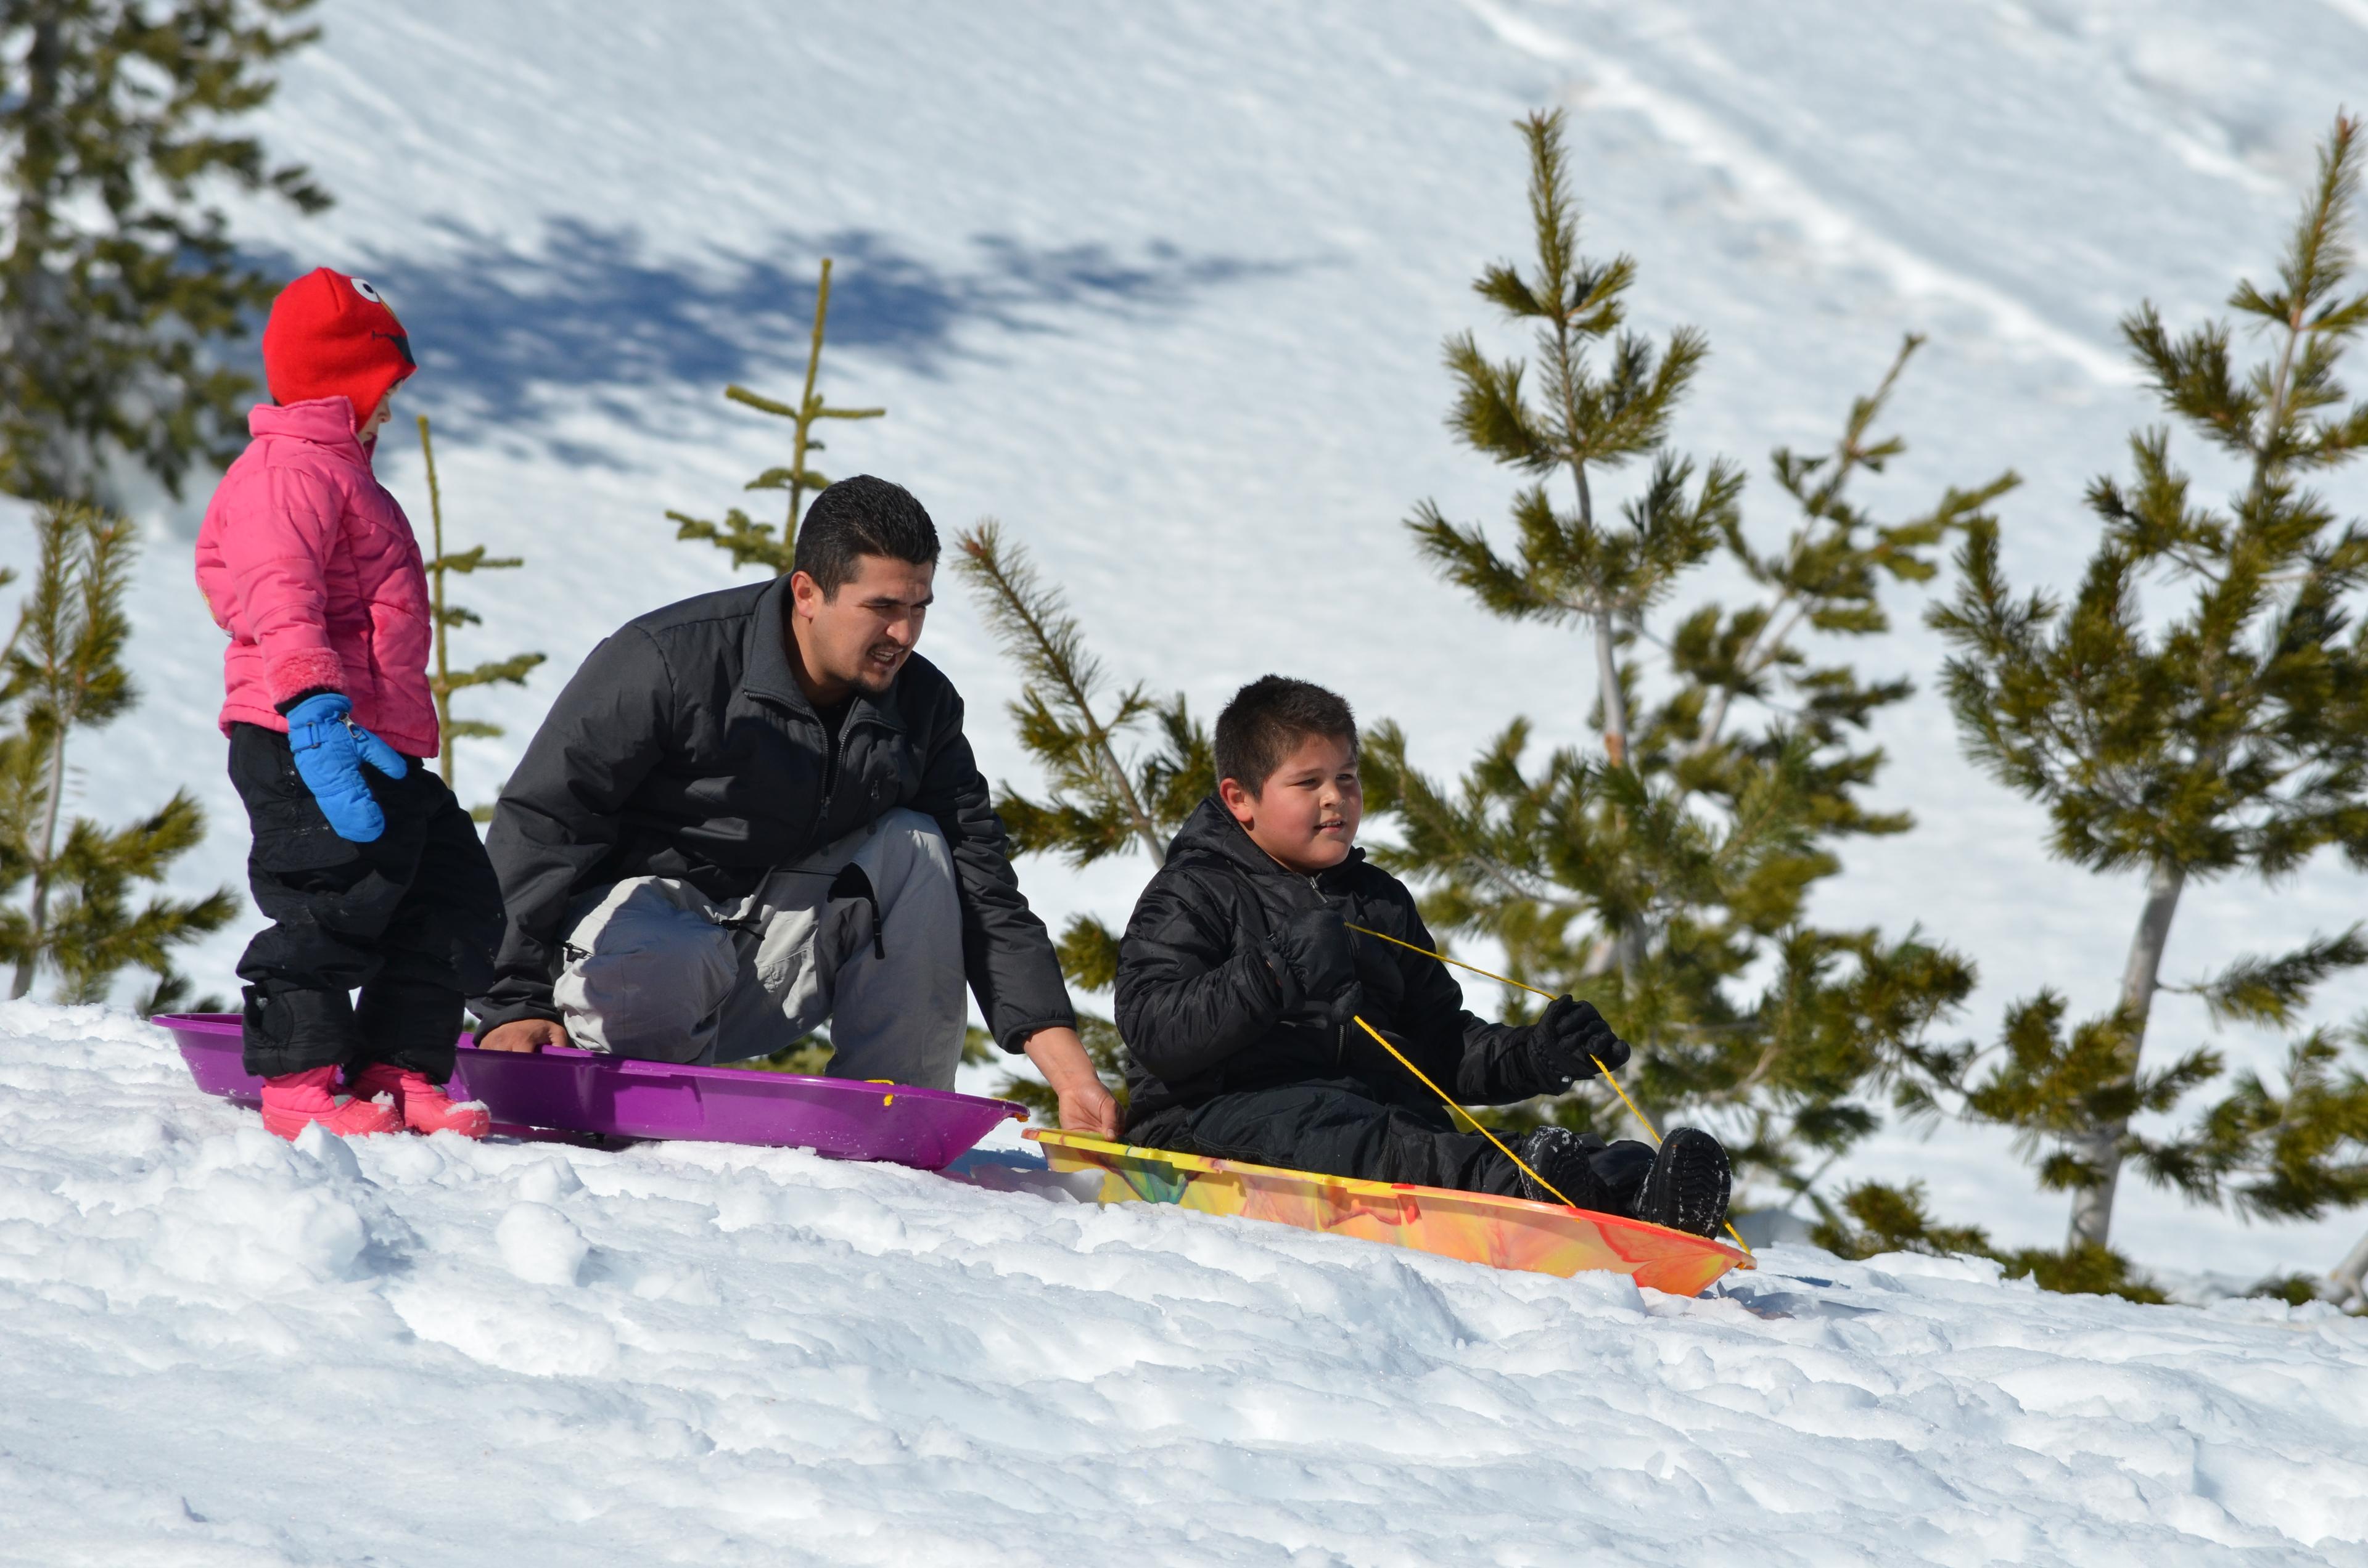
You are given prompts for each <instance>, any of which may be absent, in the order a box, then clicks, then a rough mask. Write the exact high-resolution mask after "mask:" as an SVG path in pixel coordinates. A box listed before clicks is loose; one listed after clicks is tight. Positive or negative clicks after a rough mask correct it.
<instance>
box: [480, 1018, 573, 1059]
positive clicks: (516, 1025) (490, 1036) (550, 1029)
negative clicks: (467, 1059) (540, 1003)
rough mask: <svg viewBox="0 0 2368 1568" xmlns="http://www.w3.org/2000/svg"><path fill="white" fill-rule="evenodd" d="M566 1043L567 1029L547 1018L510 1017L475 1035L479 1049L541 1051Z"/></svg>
mask: <svg viewBox="0 0 2368 1568" xmlns="http://www.w3.org/2000/svg"><path fill="white" fill-rule="evenodd" d="M566 1043H567V1031H566V1030H565V1029H564V1028H561V1027H560V1026H559V1025H557V1024H554V1023H552V1021H551V1020H550V1019H549V1018H512V1019H511V1020H510V1021H509V1022H508V1023H506V1024H504V1025H502V1026H501V1027H500V1028H493V1029H488V1030H486V1031H485V1032H484V1034H481V1035H479V1036H478V1037H477V1049H478V1050H480V1051H541V1049H542V1048H543V1047H544V1046H546V1045H565V1044H566Z"/></svg>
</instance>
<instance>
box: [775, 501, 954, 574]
mask: <svg viewBox="0 0 2368 1568" xmlns="http://www.w3.org/2000/svg"><path fill="white" fill-rule="evenodd" d="M861 555H884V556H887V557H888V558H889V559H891V560H894V561H908V562H912V563H913V564H914V565H916V566H926V565H929V564H931V563H932V562H935V561H936V560H937V559H938V526H937V524H935V523H933V522H931V521H929V514H928V512H927V511H925V510H923V509H922V506H921V503H920V502H919V501H917V500H916V499H915V498H914V495H913V493H912V492H911V491H909V490H907V489H905V487H904V486H903V485H901V484H892V483H889V482H888V481H887V480H884V479H874V478H873V477H872V476H871V475H870V474H868V473H859V474H857V475H856V476H855V477H854V478H852V479H842V480H840V481H839V482H838V483H837V484H833V485H829V486H826V487H825V489H824V491H823V493H822V494H819V495H817V496H815V497H814V505H813V506H809V507H807V508H806V515H805V519H804V521H803V522H801V523H800V524H799V525H798V552H797V562H796V570H798V571H800V572H803V573H804V574H806V575H807V576H809V577H812V578H813V579H814V586H816V587H818V588H820V589H821V590H822V597H825V598H826V599H827V598H835V597H837V594H838V590H839V588H840V586H841V585H844V584H848V583H851V582H853V581H854V580H855V573H856V565H855V561H856V557H858V556H861Z"/></svg>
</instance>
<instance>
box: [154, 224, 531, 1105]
mask: <svg viewBox="0 0 2368 1568" xmlns="http://www.w3.org/2000/svg"><path fill="white" fill-rule="evenodd" d="M263 366H264V373H265V377H266V379H267V381H268V382H269V384H270V388H271V395H272V398H273V399H274V401H275V403H276V406H269V405H266V406H259V407H257V408H256V409H255V410H254V411H253V412H252V413H251V414H249V415H247V428H248V430H249V431H250V433H252V435H253V436H254V437H255V439H254V441H253V443H252V444H250V445H249V446H248V447H247V449H246V450H245V452H244V453H242V454H241V455H240V457H239V459H238V460H237V461H236V462H234V463H233V464H231V467H230V472H228V473H226V474H224V475H223V476H222V485H221V487H220V488H219V489H217V490H216V491H215V492H214V496H213V501H212V503H211V505H210V506H207V508H206V520H205V525H204V527H203V528H201V529H200V530H199V534H198V585H199V588H201V589H203V590H204V592H205V596H206V603H207V604H208V605H209V606H210V607H211V608H212V610H213V615H214V619H215V621H216V623H218V624H219V625H220V626H221V627H222V630H223V631H226V632H228V633H229V634H230V648H229V650H228V652H227V653H225V654H224V655H223V659H222V676H223V686H224V688H225V697H224V700H223V703H222V733H224V734H226V735H228V736H229V737H230V774H231V781H232V782H233V784H235V785H236V786H237V788H238V792H239V796H240V798H241V799H242V800H244V801H245V803H246V810H247V817H248V821H249V822H250V824H252V826H253V828H254V832H255V847H254V849H253V851H252V852H251V853H250V854H249V856H248V858H247V878H248V882H249V885H250V886H251V887H252V888H253V889H254V892H255V902H256V907H257V908H258V909H260V910H261V911H262V912H263V913H264V914H265V915H268V916H269V917H270V919H271V921H272V924H271V925H270V926H267V927H266V928H265V929H264V930H263V931H261V932H259V933H258V934H257V935H256V938H255V940H254V941H253V942H251V943H249V944H248V945H247V949H246V954H245V957H244V958H242V959H241V960H239V966H238V972H239V978H240V979H242V980H243V981H245V983H246V985H245V998H246V1008H245V1026H246V1028H245V1035H246V1039H245V1046H246V1050H245V1056H246V1069H247V1071H248V1072H250V1073H254V1074H258V1075H260V1076H262V1078H263V1079H264V1087H263V1121H264V1125H265V1126H266V1127H268V1128H269V1129H270V1130H271V1131H274V1132H277V1133H279V1135H280V1136H281V1137H284V1138H293V1137H295V1136H296V1134H297V1133H298V1132H300V1131H302V1130H303V1129H304V1128H305V1127H306V1126H308V1125H311V1124H313V1123H318V1124H319V1125H321V1126H322V1127H324V1128H325V1129H327V1130H328V1131H331V1132H334V1133H337V1134H340V1135H347V1134H354V1133H365V1132H389V1131H400V1130H402V1129H403V1128H405V1127H408V1128H410V1129H411V1130H413V1131H421V1132H426V1131H438V1130H450V1131H457V1132H461V1133H463V1134H465V1135H467V1136H470V1137H482V1136H483V1135H484V1131H485V1128H486V1116H485V1112H484V1109H483V1108H481V1107H475V1106H456V1105H454V1104H453V1102H452V1100H451V1099H450V1096H447V1095H446V1094H445V1092H444V1089H443V1085H444V1083H445V1081H446V1080H447V1079H449V1078H450V1076H451V1075H452V1064H453V1043H454V1039H455V1037H456V1036H457V1035H458V1033H459V1032H460V1028H461V1010H462V997H463V995H464V994H466V993H467V992H468V991H469V990H470V989H471V988H472V987H473V986H476V985H479V984H480V983H482V981H483V980H484V977H485V976H486V975H487V974H488V973H489V970H488V968H487V965H488V961H489V959H488V955H489V953H490V950H491V949H492V946H493V944H494V942H495V940H496V939H497V938H498V937H499V936H500V930H501V917H502V909H501V889H500V884H499V883H498V882H497V881H495V877H494V872H493V868H492V866H491V864H490V863H488V862H487V860H486V858H485V851H484V846H483V845H482V844H481V843H480V842H479V841H478V838H477V828H476V824H474V823H472V821H470V820H469V814H468V812H465V811H463V810H461V806H460V804H459V803H458V802H457V801H454V800H453V798H452V792H451V791H450V790H448V789H446V788H445V786H444V783H443V781H442V780H441V779H439V778H437V776H436V773H435V770H434V769H432V768H430V767H427V765H426V759H427V758H428V757H430V756H435V755H436V752H437V749H438V735H437V724H436V704H435V700H434V698H433V696H432V694H431V693H430V691H429V689H428V685H427V658H428V652H429V649H430V646H431V644H432V642H433V640H434V630H435V629H434V627H433V626H432V625H431V624H430V621H429V611H428V606H427V570H426V567H425V565H424V563H423V562H422V561H421V560H420V554H419V545H418V541H417V540H415V539H413V537H412V533H411V524H410V522H409V521H408V520H407V519H405V518H404V515H403V508H402V507H401V506H397V505H395V500H394V497H393V496H392V495H390V494H387V492H386V490H385V488H384V487H383V486H382V485H381V484H380V483H379V482H378V479H377V477H376V476H375V475H374V474H373V473H372V472H370V454H371V451H372V449H374V448H375V446H376V445H377V441H376V437H377V434H378V431H379V428H380V427H381V426H383V425H384V424H385V423H386V420H387V416H388V414H389V411H390V403H391V401H392V398H393V392H394V387H395V385H396V383H397V382H399V381H403V380H404V378H405V377H407V376H409V375H410V374H411V373H412V371H413V369H415V368H416V367H415V365H414V363H413V360H412V357H411V344H410V340H409V339H408V338H407V337H406V336H405V335H404V330H403V324H402V323H401V322H399V321H397V320H396V319H395V315H394V312H393V311H392V310H389V309H388V308H387V305H386V301H383V300H381V298H380V297H379V295H378V291H377V290H374V289H372V288H371V287H370V285H369V284H368V283H365V282H363V281H362V280H361V279H360V278H347V277H346V276H345V275H343V274H342V273H336V272H332V271H330V270H329V269H328V268H326V267H323V268H321V269H319V270H317V271H314V272H312V273H308V274H306V275H305V276H304V277H302V278H298V279H297V280H296V281H295V282H293V283H290V285H288V287H287V288H286V289H284V290H281V291H280V294H279V299H278V300H277V301H274V302H273V304H272V307H271V318H270V321H269V322H268V324H266V326H265V327H264V331H263ZM357 991H359V1000H357V999H356V998H355V993H356V992H357ZM341 1075H342V1079H343V1082H342V1084H340V1076H341ZM341 1087H342V1089H343V1090H344V1091H345V1093H344V1094H342V1095H341V1094H340V1093H339V1092H338V1091H339V1089H340V1088H341Z"/></svg>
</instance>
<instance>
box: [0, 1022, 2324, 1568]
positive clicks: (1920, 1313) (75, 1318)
mask: <svg viewBox="0 0 2368 1568" xmlns="http://www.w3.org/2000/svg"><path fill="white" fill-rule="evenodd" d="M0 1365H5V1366H6V1367H7V1368H8V1393H7V1397H6V1399H5V1400H0V1543H5V1544H0V1559H5V1560H6V1561H7V1562H10V1563H23V1564H28V1565H31V1564H51V1563H59V1564H63V1563H77V1564H80V1563H91V1562H107V1563H110V1564H131V1563H144V1562H154V1563H173V1564H178V1565H199V1564H202V1565H209V1568H211V1565H221V1568H233V1565H235V1568H263V1565H267V1564H296V1563H312V1562H362V1561H370V1562H403V1563H427V1562H434V1563H438V1564H452V1565H456V1568H465V1565H467V1564H472V1563H485V1564H500V1565H503V1568H511V1565H515V1564H522V1563H544V1562H553V1563H556V1562H586V1561H598V1562H609V1563H617V1564H630V1563H641V1562H653V1563H655V1562H701V1563H713V1564H727V1563H741V1562H747V1563H757V1562H764V1563H808V1562H812V1563H839V1562H848V1563H881V1562H894V1563H898V1564H927V1563H948V1564H953V1563H962V1564H970V1563H1002V1562H1010V1563H1036V1562H1114V1561H1121V1560H1123V1561H1128V1562H1145V1563H1171V1562H1173V1563H1187V1562H1190V1563H1226V1564H1232V1563H1275V1564H1284V1563H1288V1564H1292V1565H1294V1568H1308V1565H1315V1564H1350V1563H1353V1564H1359V1565H1370V1568H1387V1565H1393V1564H1406V1565H1409V1568H1411V1565H1417V1564H1421V1565H1429V1564H1439V1563H1467V1562H1505V1563H1535V1564H1550V1563H1562V1562H1575V1561H1585V1562H1591V1563H1593V1562H1600V1563H1605V1564H1612V1563H1639V1564H1641V1563H1652V1562H1668V1561H1671V1560H1672V1559H1675V1558H1682V1559H1684V1560H1688V1561H1702V1562H1752V1563H1765V1564H1769V1565H1770V1568H1775V1565H1779V1564H1785V1563H1796V1562H1797V1563H1813V1564H1817V1565H1819V1568H1832V1565H1834V1564H1854V1563H1864V1564H1888V1563H1897V1562H1946V1563H1969V1562H2031V1563H2078V1564H2081V1565H2083V1568H2103V1565H2109V1564H2123V1563H2127V1564H2143V1565H2145V1568H2167V1565H2169V1564H2175V1563H2206V1562H2209V1563H2215V1564H2218V1563H2247V1564H2268V1563H2286V1562H2293V1563H2306V1562H2307V1563H2316V1562H2368V1548H2363V1546H2362V1542H2368V1465H2363V1464H2362V1462H2361V1460H2360V1455H2361V1454H2362V1451H2363V1440H2368V1432H2363V1431H2362V1425H2363V1423H2362V1411H2363V1410H2368V1323H2362V1322H2359V1321H2354V1320H2349V1319H2345V1318H2341V1317H2340V1316H2337V1315H2335V1314H2334V1313H2333V1312H2332V1310H2331V1309H2328V1308H2326V1307H2321V1306H2314V1307H2310V1308H2305V1309H2300V1310H2294V1309H2289V1308H2286V1307H2284V1306H2283V1305H2280V1304H2276V1303H2268V1302H2261V1301H2230V1302H2226V1303H2223V1304H2222V1305H2221V1306H2219V1307H2218V1308H2215V1309H2214V1310H2211V1311H2202V1310H2197V1309H2192V1308H2183V1307H2178V1308H2174V1307H2163V1308H2144V1307H2135V1306H2131V1305H2128V1304H2126V1303H2123V1302H2119V1301H2109V1300H2099V1299H2094V1298H2066V1297H2052V1296H2046V1295H2043V1294H2041V1293H2040V1292H2038V1291H2035V1290H2031V1289H2029V1288H2028V1287H2022V1286H2015V1285H2010V1284H2009V1285H2001V1284H2000V1283H1998V1281H1997V1280H1996V1279H1995V1278H1993V1277H1992V1276H1991V1275H1990V1274H1989V1273H1988V1272H1987V1271H1986V1270H1984V1269H1981V1268H1976V1267H1968V1266H1965V1265H1963V1264H1958V1263H1948V1262H1937V1261H1934V1260H1931V1259H1925V1258H1918V1257H1908V1256H1893V1257H1884V1258H1877V1259H1874V1260H1873V1261H1871V1262H1869V1263H1866V1264H1863V1265H1858V1264H1840V1263H1837V1262H1835V1261H1834V1260H1832V1259H1830V1258H1828V1257H1827V1256H1824V1255H1822V1254H1818V1253H1815V1252H1812V1251H1807V1250H1804V1249H1793V1248H1776V1249H1772V1250H1770V1252H1769V1253H1768V1255H1767V1256H1766V1258H1765V1267H1764V1269H1763V1270H1762V1271H1761V1272H1760V1273H1759V1274H1758V1275H1755V1276H1739V1277H1736V1285H1735V1288H1734V1290H1733V1297H1732V1299H1706V1300H1702V1301H1686V1300H1683V1299H1679V1298H1675V1297H1666V1296H1662V1295H1659V1294H1658V1293H1656V1292H1641V1293H1640V1292H1639V1291H1638V1290H1636V1289H1634V1287H1633V1286H1632V1285H1630V1284H1629V1283H1628V1282H1627V1281H1626V1280H1625V1279H1622V1278H1612V1277H1604V1276H1596V1277H1580V1278H1575V1279H1571V1280H1568V1281H1561V1280H1553V1279H1547V1278H1540V1277H1536V1276H1531V1275H1520V1274H1506V1273H1498V1272H1496V1271H1492V1270H1489V1269H1486V1268H1484V1267H1478V1266H1474V1265H1464V1264H1455V1263H1449V1262H1445V1261H1443V1260H1439V1259H1433V1258H1428V1257H1424V1256H1419V1255H1416V1254H1409V1253H1402V1252H1397V1251H1395V1250H1392V1249H1389V1248H1385V1247H1382V1246H1379V1245H1375V1244H1365V1243H1360V1242H1346V1241H1339V1240H1334V1239H1331V1238H1325V1237H1317V1236H1312V1235H1307V1234H1304V1233H1296V1232H1292V1231H1289V1230H1286V1229H1284V1228H1281V1227H1279V1226H1272V1225H1264V1224H1259V1223H1257V1222H1255V1221H1236V1220H1212V1219H1207V1218H1203V1217H1200V1216H1192V1215H1186V1214H1183V1213H1181V1212H1178V1211H1170V1210H1152V1209H1145V1208H1140V1207H1137V1208H1126V1209H1113V1210H1101V1209H1096V1208H1093V1207H1091V1206H1088V1205H1083V1204H1076V1203H1070V1202H1064V1201H1056V1200H1053V1199H1046V1198H1042V1197H1039V1196H1036V1195H1033V1194H1030V1193H998V1192H988V1191H983V1190H979V1189H975V1188H972V1187H964V1186H961V1185H957V1184H955V1183H952V1182H950V1181H947V1180H944V1179H942V1178H939V1177H938V1176H929V1175H926V1174H923V1173H919V1172H914V1171H906V1170H901V1169H896V1168H893V1167H883V1166H864V1165H834V1164H831V1163H829V1162H825V1161H823V1160H819V1159H816V1158H814V1157H813V1156H811V1155H807V1154H803V1153H797V1152H794V1151H765V1150H749V1149H739V1148H729V1147H724V1146H720V1145H682V1144H677V1145H643V1146H641V1147H638V1148H634V1149H630V1150H625V1151H620V1152H617V1153H595V1152H587V1151H582V1150H574V1149H565V1148H558V1147H553V1146H549V1145H535V1144H515V1143H504V1142H491V1143H486V1144H484V1145H472V1144H470V1143H467V1142H463V1141H461V1140H459V1139H457V1138H454V1137H451V1136H450V1135H449V1134H448V1135H439V1136H438V1137H436V1138H434V1139H406V1138H392V1139H371V1140H367V1141H362V1142H357V1143H354V1144H350V1145H347V1144H341V1143H338V1142H336V1141H335V1140H331V1139H327V1138H324V1137H322V1136H321V1135H319V1134H317V1133H313V1134H308V1135H307V1137H306V1139H305V1140H304V1141H303V1142H300V1143H298V1144H296V1145H293V1146H290V1145H289V1144H286V1143H282V1142H279V1141H278V1140H276V1139H274V1138H271V1137H270V1136H268V1134H266V1133H265V1132H264V1131H262V1129H261V1126H260V1123H259V1122H258V1120H257V1119H256V1118H255V1117H254V1116H253V1115H252V1114H251V1113H246V1112H241V1111H238V1110H235V1109H233V1108H230V1107H228V1106H226V1105H223V1104H222V1103H219V1102H213V1101H209V1100H207V1099H205V1098H204V1097H203V1096H199V1094H198V1093H197V1092H196V1090H195V1089H193V1088H192V1087H191V1086H190V1085H189V1083H188V1079H187V1077H186V1075H185V1074H184V1073H183V1072H182V1069H181V1066H180V1062H179V1060H178V1057H177V1055H176V1053H175V1052H174V1051H173V1050H172V1049H171V1046H170V1044H169V1042H168V1041H167V1040H165V1037H164V1036H163V1034H162V1032H161V1031H159V1030H155V1029H153V1028H148V1027H146V1026H143V1025H141V1024H139V1023H137V1022H135V1021H133V1020H131V1019H129V1018H127V1017H124V1016H122V1015H120V1014H108V1013H104V1012H101V1011H100V1010H98V1009H93V1008H80V1009H69V1008H62V1007H51V1006H41V1005H38V1004H28V1003H18V1004H10V1005H8V1006H6V1007H4V1008H0Z"/></svg>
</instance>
